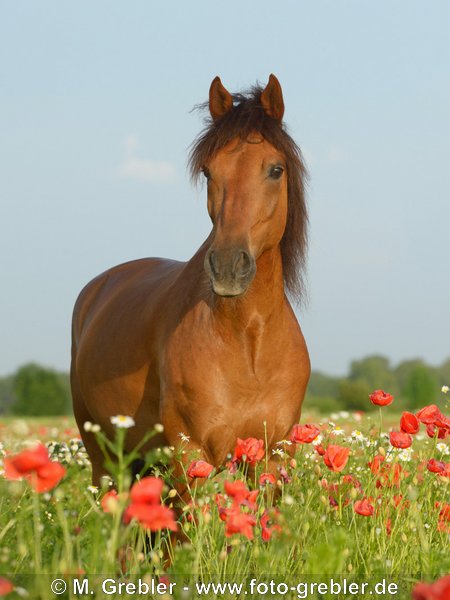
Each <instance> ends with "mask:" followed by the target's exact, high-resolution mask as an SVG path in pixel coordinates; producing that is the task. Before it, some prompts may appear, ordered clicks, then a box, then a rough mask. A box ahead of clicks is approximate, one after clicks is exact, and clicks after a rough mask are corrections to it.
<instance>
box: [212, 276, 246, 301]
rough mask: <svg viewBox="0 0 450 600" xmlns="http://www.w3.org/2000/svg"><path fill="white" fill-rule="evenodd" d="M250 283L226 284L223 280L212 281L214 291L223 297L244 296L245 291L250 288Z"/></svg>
mask: <svg viewBox="0 0 450 600" xmlns="http://www.w3.org/2000/svg"><path fill="white" fill-rule="evenodd" d="M249 285H250V284H248V285H239V284H234V285H225V284H223V283H221V282H217V281H214V280H213V281H211V288H212V291H213V292H214V294H215V295H216V296H220V297H221V298H239V297H240V296H243V295H244V294H245V292H246V291H247V290H248V288H249Z"/></svg>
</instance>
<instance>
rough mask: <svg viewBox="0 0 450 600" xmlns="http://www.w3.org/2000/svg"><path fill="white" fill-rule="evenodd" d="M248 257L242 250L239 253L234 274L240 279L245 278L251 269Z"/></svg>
mask: <svg viewBox="0 0 450 600" xmlns="http://www.w3.org/2000/svg"><path fill="white" fill-rule="evenodd" d="M251 264H252V263H251V260H250V256H249V255H248V254H247V252H245V251H244V250H241V252H239V256H238V259H237V261H236V264H235V273H236V274H237V275H239V276H240V277H245V275H247V274H248V272H249V271H250V268H251Z"/></svg>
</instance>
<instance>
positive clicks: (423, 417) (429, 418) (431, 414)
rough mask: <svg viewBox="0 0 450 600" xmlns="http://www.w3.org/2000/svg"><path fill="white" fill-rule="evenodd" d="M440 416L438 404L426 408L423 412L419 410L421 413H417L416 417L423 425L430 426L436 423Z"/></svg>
mask: <svg viewBox="0 0 450 600" xmlns="http://www.w3.org/2000/svg"><path fill="white" fill-rule="evenodd" d="M440 414H441V411H440V410H439V407H438V406H436V404H429V405H428V406H424V407H423V408H422V409H421V410H419V412H417V413H416V417H417V418H418V419H419V421H420V422H421V423H425V425H428V424H430V423H434V421H435V420H436V419H437V418H438V417H439V415H440Z"/></svg>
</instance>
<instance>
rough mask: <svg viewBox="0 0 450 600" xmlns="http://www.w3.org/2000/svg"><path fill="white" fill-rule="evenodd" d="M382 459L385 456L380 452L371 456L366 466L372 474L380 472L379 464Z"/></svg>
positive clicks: (381, 462)
mask: <svg viewBox="0 0 450 600" xmlns="http://www.w3.org/2000/svg"><path fill="white" fill-rule="evenodd" d="M384 460H385V458H384V456H382V455H381V454H376V455H375V456H374V457H373V460H372V461H371V462H370V463H369V465H368V466H369V468H370V470H371V471H372V473H373V474H374V475H378V473H380V471H381V465H382V464H383V463H384Z"/></svg>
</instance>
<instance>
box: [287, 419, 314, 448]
mask: <svg viewBox="0 0 450 600" xmlns="http://www.w3.org/2000/svg"><path fill="white" fill-rule="evenodd" d="M319 433H320V430H319V429H318V428H317V427H316V426H315V425H309V424H307V425H294V427H293V428H292V433H291V436H290V438H289V439H290V441H291V442H294V443H295V444H310V443H311V442H313V441H314V440H315V439H316V437H317V436H318V435H319Z"/></svg>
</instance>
